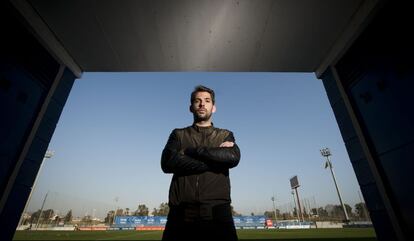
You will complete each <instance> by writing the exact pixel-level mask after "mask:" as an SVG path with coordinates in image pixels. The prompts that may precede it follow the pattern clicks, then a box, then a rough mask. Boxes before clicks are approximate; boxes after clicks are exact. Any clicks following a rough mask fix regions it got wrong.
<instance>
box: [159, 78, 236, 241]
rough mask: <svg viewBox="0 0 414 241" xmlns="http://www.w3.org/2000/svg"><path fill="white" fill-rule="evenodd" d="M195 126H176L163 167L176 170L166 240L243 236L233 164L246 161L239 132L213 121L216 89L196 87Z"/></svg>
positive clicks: (221, 238) (192, 109) (193, 110)
mask: <svg viewBox="0 0 414 241" xmlns="http://www.w3.org/2000/svg"><path fill="white" fill-rule="evenodd" d="M190 111H191V113H193V116H194V123H193V125H192V126H189V127H186V128H182V129H174V130H173V131H172V133H171V135H170V137H169V139H168V142H167V144H166V146H165V148H164V150H163V152H162V157H161V167H162V170H163V171H164V172H165V173H173V174H174V175H173V177H172V181H171V185H170V192H169V203H168V205H169V207H170V212H169V214H168V221H167V224H166V227H165V230H164V234H163V240H190V239H191V240H237V234H236V229H235V227H234V222H233V217H232V211H231V206H230V202H231V199H230V179H229V169H230V168H233V167H235V166H237V164H238V163H239V161H240V150H239V148H238V146H237V145H236V143H235V140H234V137H233V133H232V132H231V131H228V130H225V129H219V128H216V127H214V126H213V123H212V114H213V113H214V112H215V111H216V106H215V96H214V91H213V90H211V89H209V88H207V87H204V86H197V87H196V88H195V89H194V91H193V92H192V93H191V105H190Z"/></svg>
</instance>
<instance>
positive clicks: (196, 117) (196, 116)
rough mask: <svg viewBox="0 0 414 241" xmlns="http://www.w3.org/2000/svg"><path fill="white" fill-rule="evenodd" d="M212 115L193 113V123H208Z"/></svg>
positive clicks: (208, 113)
mask: <svg viewBox="0 0 414 241" xmlns="http://www.w3.org/2000/svg"><path fill="white" fill-rule="evenodd" d="M212 114H213V113H212V112H206V113H203V114H201V113H198V112H195V113H194V114H193V115H194V121H195V122H199V121H208V120H209V119H210V118H211V116H212Z"/></svg>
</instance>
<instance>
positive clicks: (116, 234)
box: [14, 228, 376, 241]
mask: <svg viewBox="0 0 414 241" xmlns="http://www.w3.org/2000/svg"><path fill="white" fill-rule="evenodd" d="M237 233H238V236H239V239H241V240H282V239H289V240H291V241H294V240H308V241H316V240H324V241H327V240H337V241H345V240H353V241H368V240H370V241H372V240H376V238H375V232H374V229H372V228H355V229H354V228H345V229H344V228H341V229H302V230H298V229H297V230H293V229H290V230H286V229H270V230H237ZM161 235H162V231H76V232H74V231H17V232H16V234H15V236H14V240H160V239H161Z"/></svg>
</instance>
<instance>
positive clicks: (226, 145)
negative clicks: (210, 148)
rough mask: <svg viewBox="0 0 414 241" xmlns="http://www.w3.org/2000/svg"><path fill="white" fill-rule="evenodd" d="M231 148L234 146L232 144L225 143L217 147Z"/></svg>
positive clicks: (229, 142)
mask: <svg viewBox="0 0 414 241" xmlns="http://www.w3.org/2000/svg"><path fill="white" fill-rule="evenodd" d="M233 146H234V142H231V141H225V142H223V143H221V144H220V146H219V147H233Z"/></svg>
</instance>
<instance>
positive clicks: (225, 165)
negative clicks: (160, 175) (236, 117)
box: [161, 131, 240, 175]
mask: <svg viewBox="0 0 414 241" xmlns="http://www.w3.org/2000/svg"><path fill="white" fill-rule="evenodd" d="M234 142H235V140H234V136H233V133H231V132H230V134H229V135H228V136H227V137H226V139H225V140H224V142H223V143H222V144H221V145H220V146H218V147H198V148H187V149H185V150H183V151H181V147H180V141H179V140H178V138H177V135H176V133H175V131H173V132H172V133H171V135H170V137H169V138H168V142H167V144H166V145H165V148H164V150H163V152H162V156H161V168H162V170H163V171H164V172H165V173H174V174H182V175H188V174H197V173H202V172H206V171H215V170H222V169H229V168H232V167H235V166H237V164H238V163H239V161H240V150H239V147H238V146H237V145H236V144H235V143H234Z"/></svg>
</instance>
